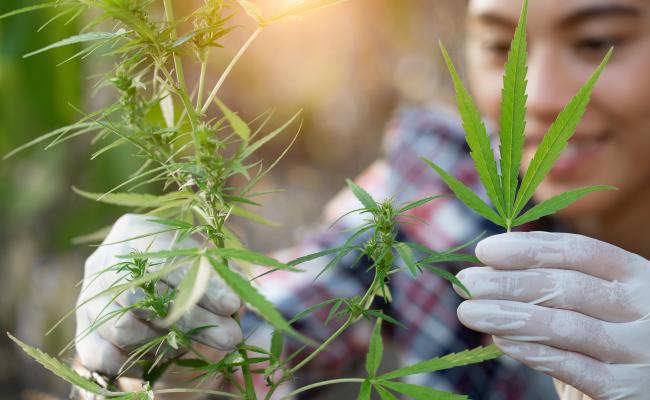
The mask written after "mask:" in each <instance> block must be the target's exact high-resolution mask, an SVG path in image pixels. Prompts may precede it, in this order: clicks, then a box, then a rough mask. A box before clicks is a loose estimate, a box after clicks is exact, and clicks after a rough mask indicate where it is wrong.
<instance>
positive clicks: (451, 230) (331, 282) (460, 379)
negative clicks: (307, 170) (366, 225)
mask: <svg viewBox="0 0 650 400" xmlns="http://www.w3.org/2000/svg"><path fill="white" fill-rule="evenodd" d="M384 147H385V154H386V156H385V158H383V159H380V160H379V161H377V162H375V163H374V164H372V165H371V166H370V167H369V168H368V169H367V170H366V171H365V172H364V173H362V174H361V175H360V176H359V177H358V179H357V180H356V182H357V183H358V184H359V185H360V186H362V187H364V188H365V189H366V190H367V191H368V192H369V193H370V194H371V195H373V197H375V198H376V199H384V198H388V197H391V196H392V197H393V198H394V199H395V202H396V204H400V203H404V202H406V201H412V200H416V199H419V198H423V197H427V196H431V195H434V194H442V193H449V189H448V188H447V186H446V185H445V184H444V182H442V180H441V179H440V178H439V177H438V176H437V174H436V173H435V172H434V171H433V170H431V169H430V168H429V167H428V166H427V165H426V164H425V163H424V162H422V161H421V160H420V157H422V156H424V157H427V158H429V159H431V160H433V161H434V162H436V163H437V164H438V165H440V166H441V167H442V168H444V169H445V170H446V171H448V172H450V173H451V174H452V175H454V176H456V177H457V178H459V179H460V180H461V181H463V182H464V183H465V184H466V185H468V186H469V187H470V188H472V189H474V190H475V192H476V193H477V194H479V195H480V196H481V197H483V198H484V199H485V197H486V196H485V192H484V190H483V189H482V187H481V185H480V182H479V180H478V176H477V175H476V173H475V172H474V168H473V164H472V160H471V158H470V157H469V149H468V148H467V146H466V143H465V139H464V133H463V131H462V129H461V128H460V124H459V122H458V121H457V120H456V117H455V116H454V115H452V114H445V113H444V112H443V111H432V110H429V109H413V108H408V109H402V110H400V111H398V112H397V113H396V116H395V118H393V120H392V121H391V122H390V123H389V126H388V132H387V134H386V137H385V142H384ZM358 204H359V203H358V201H357V200H356V199H355V198H354V196H353V195H352V193H351V192H350V191H349V190H344V191H342V192H341V193H339V194H338V195H337V196H336V197H335V198H334V199H333V200H332V201H331V202H330V203H329V204H328V206H327V207H326V209H325V217H324V220H325V221H324V222H325V223H324V225H323V226H324V227H325V228H323V229H321V230H319V231H318V232H317V233H315V234H314V235H313V236H311V237H309V238H307V240H305V242H304V243H302V244H300V245H298V246H296V247H293V248H291V249H287V250H284V251H281V252H278V253H276V254H275V256H276V257H277V258H279V259H281V260H284V261H288V260H291V259H294V258H296V257H299V256H302V255H305V254H309V253H312V252H316V251H320V250H323V249H326V248H331V247H335V246H340V245H341V244H343V242H344V241H345V240H346V236H347V234H346V232H345V231H346V229H349V228H351V227H354V226H357V225H359V224H361V223H362V219H363V218H364V217H363V216H360V215H358V214H352V215H350V216H348V217H346V218H344V219H343V220H342V221H341V222H339V223H338V224H337V225H336V226H335V227H334V228H330V229H328V228H327V227H328V226H329V225H330V224H331V222H332V221H334V220H336V218H338V217H339V216H341V215H343V214H344V213H345V212H347V211H349V210H352V209H354V208H357V206H358ZM412 215H414V216H416V217H418V218H420V219H422V220H424V221H425V222H426V223H415V224H411V225H404V226H403V229H402V231H400V233H399V235H400V239H401V240H407V241H412V242H417V243H420V244H424V245H427V246H429V247H430V248H432V249H434V250H437V251H443V250H447V249H449V248H451V247H453V246H457V245H459V244H462V243H465V242H467V241H469V240H471V239H472V238H474V237H476V236H477V235H479V234H480V233H481V232H484V231H485V232H486V233H487V235H491V234H494V233H498V232H499V231H500V228H498V227H496V226H494V225H492V224H491V223H489V222H485V221H484V220H482V219H481V218H480V217H479V216H477V215H475V214H474V213H473V212H471V211H470V210H468V209H467V208H466V207H465V206H464V205H462V204H461V203H460V202H459V201H458V200H456V199H454V198H453V197H445V198H440V199H437V200H434V201H432V202H430V203H428V204H426V205H424V206H421V207H419V208H416V209H414V210H412ZM536 228H539V227H538V226H536ZM362 240H363V239H362ZM468 251H473V249H469V250H468ZM354 259H355V255H354V254H352V255H350V257H349V258H345V259H343V261H342V262H341V263H340V264H339V265H338V266H336V268H333V269H332V270H331V271H328V272H326V273H325V274H323V275H322V276H320V277H319V278H318V279H317V280H315V281H314V277H315V276H316V274H317V273H318V272H320V270H321V269H322V267H323V266H325V265H326V264H327V262H328V261H329V260H328V258H326V257H324V258H323V259H319V260H314V261H311V262H309V263H307V264H303V267H304V269H305V270H306V272H304V273H286V272H282V271H280V272H277V273H274V274H270V275H267V276H265V277H264V278H263V280H261V282H258V283H259V284H260V289H261V291H262V292H263V293H264V294H265V295H266V296H267V297H269V298H270V299H271V300H272V301H273V302H274V303H275V304H277V305H278V307H279V309H280V311H281V312H283V313H284V314H285V315H286V316H287V317H289V318H290V317H292V316H293V315H295V314H297V313H298V312H300V311H302V310H304V309H306V308H307V307H309V306H311V305H314V304H318V303H320V302H323V301H325V300H327V299H330V298H333V297H351V296H360V295H362V294H363V293H364V292H365V290H366V288H367V287H368V286H369V284H370V282H371V280H372V275H371V273H370V272H367V268H366V267H367V265H363V261H362V262H361V265H357V266H356V267H351V266H350V264H351V263H352V261H353V260H354ZM448 268H449V269H450V270H451V271H452V272H457V270H458V267H457V266H448ZM390 288H391V292H392V297H393V300H392V302H391V303H390V304H387V305H386V304H384V302H383V300H381V299H380V300H379V302H377V303H376V306H377V307H383V309H384V310H383V311H384V312H385V313H387V314H389V315H390V316H392V317H393V318H395V319H397V320H398V321H400V322H402V323H403V324H404V325H406V327H407V328H406V329H404V328H400V327H397V326H393V325H390V324H385V325H384V327H385V329H384V334H385V338H384V340H385V341H391V342H392V343H393V345H394V347H395V348H396V350H397V353H398V356H397V357H398V359H397V360H393V361H394V362H393V364H397V366H404V365H410V364H413V363H416V362H420V361H423V360H426V359H430V358H433V357H437V356H441V355H444V354H447V353H450V352H458V351H462V350H464V349H468V348H474V347H476V346H479V345H486V344H489V343H490V342H491V340H490V338H489V337H487V336H485V335H482V334H480V333H477V332H474V331H470V330H468V329H466V328H465V327H463V326H462V325H461V324H460V322H459V321H458V318H457V316H456V308H457V307H458V305H459V304H460V302H461V301H462V299H461V298H460V297H459V296H458V295H457V294H456V293H455V292H454V290H453V289H452V287H451V285H450V284H449V283H448V282H447V281H444V280H442V279H441V278H439V277H437V276H435V275H434V274H431V273H426V272H425V273H423V274H421V275H419V276H418V277H417V279H413V278H412V277H411V276H410V274H408V272H404V273H402V272H400V273H397V274H395V275H393V276H392V277H391V281H390ZM328 312H329V309H328V308H327V307H326V308H324V309H321V310H320V311H319V312H316V313H315V314H313V315H312V316H311V317H308V318H306V319H303V320H300V321H299V322H297V323H296V324H295V327H296V328H297V329H298V330H300V331H301V332H303V333H304V334H306V335H307V336H310V337H312V338H315V339H317V340H321V341H322V340H325V339H326V338H328V337H329V335H330V334H331V333H332V332H333V331H334V330H335V329H336V327H337V326H336V323H333V322H330V324H328V325H325V324H324V321H325V319H326V318H327V315H328ZM253 319H255V316H254V315H253V314H252V313H249V316H248V321H247V323H246V324H245V327H248V328H249V329H250V328H251V327H252V326H253V325H254V326H255V327H256V328H255V329H254V331H255V333H254V334H253V337H252V339H253V340H254V341H257V342H258V343H259V342H264V341H265V340H266V341H268V338H269V337H270V328H269V327H268V326H266V327H265V326H262V327H260V324H259V320H258V321H253ZM369 336H370V327H369V324H368V323H358V324H357V325H355V326H353V327H352V328H350V329H348V331H347V332H346V333H345V334H343V335H342V336H341V337H340V338H339V339H337V340H335V341H334V342H333V343H332V344H331V345H330V346H329V347H328V348H327V350H326V351H324V352H323V353H321V354H320V355H319V356H318V357H316V358H315V359H314V360H313V361H312V362H311V363H309V364H308V365H307V366H306V367H305V368H304V369H303V370H304V373H303V374H302V375H300V376H299V377H297V382H296V384H300V385H301V386H302V385H304V384H306V383H308V382H310V381H312V380H315V379H319V378H320V379H324V378H328V377H329V378H331V377H343V376H349V375H346V373H348V372H349V370H350V368H351V366H353V365H355V364H356V365H359V364H360V363H362V362H363V361H364V359H365V352H366V350H367V341H368V338H369ZM260 344H262V343H260ZM295 345H298V343H295ZM289 351H291V349H289ZM406 381H407V382H409V383H417V384H420V385H427V386H431V387H435V388H437V389H442V390H448V391H453V392H456V393H462V394H467V395H469V396H470V398H472V399H489V400H497V399H498V400H520V399H526V400H531V399H557V396H556V395H555V392H554V390H553V388H552V385H551V381H550V379H549V378H547V377H546V376H544V375H542V374H539V373H537V372H534V371H532V370H530V369H528V368H526V367H524V366H522V365H521V364H518V363H515V362H514V361H513V360H511V359H509V358H507V357H501V358H499V359H498V360H494V361H489V362H484V363H481V364H477V365H471V366H466V367H459V368H454V369H450V370H446V371H441V372H437V373H434V374H420V375H415V376H411V377H408V378H407V379H406ZM260 385H261V386H263V382H260ZM284 393H286V392H284ZM310 395H313V393H311V392H308V394H307V397H306V398H308V397H309V396H310Z"/></svg>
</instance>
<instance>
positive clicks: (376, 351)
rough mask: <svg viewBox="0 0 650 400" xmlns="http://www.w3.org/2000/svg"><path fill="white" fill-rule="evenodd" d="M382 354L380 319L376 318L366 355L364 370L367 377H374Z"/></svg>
mask: <svg viewBox="0 0 650 400" xmlns="http://www.w3.org/2000/svg"><path fill="white" fill-rule="evenodd" d="M383 356H384V343H383V341H382V339H381V319H379V318H377V321H375V327H374V329H373V330H372V336H371V337H370V348H369V350H368V354H367V356H366V372H368V376H369V377H371V378H372V377H374V376H375V374H376V373H377V370H378V369H379V364H381V359H382V357H383Z"/></svg>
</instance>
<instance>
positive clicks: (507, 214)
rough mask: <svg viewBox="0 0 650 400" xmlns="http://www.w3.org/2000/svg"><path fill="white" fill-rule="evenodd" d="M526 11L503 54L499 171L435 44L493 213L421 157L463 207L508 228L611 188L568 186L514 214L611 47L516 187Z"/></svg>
mask: <svg viewBox="0 0 650 400" xmlns="http://www.w3.org/2000/svg"><path fill="white" fill-rule="evenodd" d="M527 10H528V1H527V0H525V1H524V4H523V6H522V8H521V14H520V17H519V22H518V24H517V28H516V30H515V34H514V37H513V39H512V43H511V46H510V50H509V52H508V59H507V62H506V65H505V73H504V75H503V89H502V99H501V114H500V116H499V125H500V130H499V141H500V153H501V159H500V167H501V174H500V175H499V174H498V173H497V168H496V162H495V160H494V153H493V150H492V147H491V145H490V138H489V136H488V133H487V130H486V129H485V125H484V124H483V122H482V121H481V117H480V114H479V111H478V108H477V106H476V104H475V103H474V101H473V100H472V98H471V96H470V95H469V93H468V91H467V89H466V88H465V86H464V85H463V84H462V82H461V80H460V77H459V76H458V73H457V72H456V68H455V67H454V64H453V62H452V61H451V58H450V57H449V54H448V53H447V50H446V49H445V47H444V45H443V44H442V43H440V48H441V51H442V55H443V58H444V60H445V62H446V64H447V67H448V69H449V72H450V74H451V78H452V80H453V83H454V89H455V91H456V99H457V103H458V110H459V112H460V115H461V119H462V122H463V128H464V129H465V133H466V136H465V138H466V141H467V144H468V145H469V148H470V150H471V156H472V159H473V160H474V166H475V168H476V171H477V173H478V175H479V178H480V180H481V183H482V185H483V187H484V188H485V191H486V192H487V195H488V198H489V199H490V201H491V203H492V205H493V206H494V208H495V209H496V212H495V210H494V209H492V207H490V206H489V205H488V204H487V203H485V202H484V201H483V200H482V199H481V198H479V197H478V196H477V195H476V194H475V193H474V192H473V191H472V190H471V189H470V188H468V187H467V186H466V185H465V184H463V183H462V182H460V181H459V180H458V179H456V178H454V177H453V176H451V175H449V174H447V173H446V172H445V171H443V170H442V168H440V167H439V166H437V165H436V164H435V163H433V162H432V161H430V160H426V159H424V160H425V161H426V162H427V163H428V164H429V165H430V166H431V168H433V169H434V170H435V171H436V172H437V173H438V174H439V175H440V176H441V177H442V179H443V181H444V182H445V183H446V184H447V186H449V188H450V189H451V190H452V191H453V192H454V194H455V195H456V196H457V197H458V199H459V200H461V201H462V202H463V203H465V205H466V206H467V207H469V208H471V209H472V210H474V211H475V212H477V213H478V214H480V215H481V216H483V217H484V218H486V219H488V220H490V221H492V222H493V223H495V224H496V225H499V226H502V227H504V228H506V229H507V230H508V231H510V229H511V228H512V227H515V226H519V225H521V224H524V223H526V222H530V221H533V220H536V219H539V218H541V217H543V216H546V215H549V214H552V213H554V212H556V211H558V210H561V209H563V208H565V207H567V206H569V205H570V204H572V203H574V202H575V201H577V200H579V199H580V198H582V197H584V196H585V195H587V194H589V193H592V192H595V191H599V190H605V189H615V188H613V187H611V186H604V185H600V186H590V187H586V188H580V189H575V190H571V191H569V192H567V193H564V194H561V195H558V196H555V197H553V198H551V199H548V200H546V201H544V202H542V203H540V204H538V205H537V206H535V207H533V208H532V209H531V210H529V211H528V212H527V213H525V214H524V215H520V214H521V212H522V210H523V209H524V207H525V206H526V204H528V202H529V201H530V200H531V199H532V197H533V194H534V193H535V190H536V189H537V187H538V186H539V185H540V183H541V182H542V181H543V180H544V178H545V177H546V175H547V174H548V173H549V171H550V170H551V168H552V167H553V164H554V163H555V162H556V161H557V159H558V157H559V156H560V152H561V151H562V150H563V149H564V148H565V147H566V145H567V143H568V141H569V139H570V138H571V136H573V134H574V132H575V129H576V127H577V125H578V123H579V122H580V119H581V118H582V116H583V114H584V112H585V110H586V107H587V104H588V103H589V99H590V97H591V93H592V92H593V88H594V86H595V84H596V81H597V80H598V78H599V76H600V74H601V73H602V71H603V69H604V68H605V65H606V64H607V62H608V61H609V59H610V57H611V55H612V49H610V50H609V51H608V52H607V54H606V56H605V57H604V59H603V60H602V62H601V63H600V65H599V66H598V68H597V69H596V71H595V72H594V73H593V75H592V76H591V78H590V79H589V80H588V81H587V83H585V84H584V86H582V88H581V89H580V90H579V91H578V93H577V94H576V95H575V96H574V97H573V98H572V99H571V100H570V101H569V103H568V104H567V105H566V106H565V107H564V109H563V110H562V112H560V113H559V115H558V116H557V118H556V120H555V122H553V124H551V127H550V128H549V130H548V132H547V133H546V135H544V138H543V140H542V142H541V144H540V145H539V147H538V148H537V151H536V152H535V155H534V157H533V160H532V161H531V164H530V166H529V167H528V169H527V170H526V173H525V174H524V177H523V179H522V181H521V185H520V184H519V171H520V165H521V158H522V153H523V146H524V132H525V126H526V100H527V95H526V85H527V81H526V74H527V67H526V60H527V51H526V47H527V45H526V17H527Z"/></svg>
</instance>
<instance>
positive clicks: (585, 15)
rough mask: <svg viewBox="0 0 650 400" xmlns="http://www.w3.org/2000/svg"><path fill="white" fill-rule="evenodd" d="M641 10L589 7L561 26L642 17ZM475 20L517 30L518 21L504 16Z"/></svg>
mask: <svg viewBox="0 0 650 400" xmlns="http://www.w3.org/2000/svg"><path fill="white" fill-rule="evenodd" d="M640 16H641V10H639V9H638V8H636V7H634V6H629V5H624V4H601V5H593V6H588V7H585V8H582V9H579V10H577V11H575V12H573V13H571V14H570V15H569V16H567V17H564V18H563V19H562V20H561V21H560V22H559V25H560V26H571V25H577V24H580V23H583V22H585V21H587V20H591V19H595V18H610V17H640ZM474 18H476V19H478V20H480V21H481V22H485V23H488V24H492V25H499V26H502V27H505V28H509V29H515V27H516V26H517V21H516V20H512V19H511V18H509V17H506V16H504V15H502V14H499V13H495V12H491V11H484V12H479V13H477V14H476V15H475V16H474Z"/></svg>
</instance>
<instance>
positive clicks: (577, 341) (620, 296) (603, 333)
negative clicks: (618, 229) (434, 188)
mask: <svg viewBox="0 0 650 400" xmlns="http://www.w3.org/2000/svg"><path fill="white" fill-rule="evenodd" d="M476 256H477V257H478V258H479V259H480V260H481V262H483V263H484V264H485V265H488V267H475V268H468V269H465V270H463V271H461V272H460V273H459V274H458V278H459V279H460V281H461V282H462V283H463V284H464V285H465V286H467V288H468V289H469V291H470V293H471V294H472V298H471V299H470V300H466V301H464V302H463V303H462V304H461V305H460V307H459V308H458V317H459V319H460V321H461V322H462V323H463V324H464V325H465V326H467V327H468V328H470V329H474V330H477V331H480V332H484V333H487V334H491V335H494V342H495V344H496V345H497V346H498V347H499V348H501V350H503V352H504V353H506V354H507V355H509V356H511V357H512V358H514V359H517V360H519V361H521V362H522V363H524V364H526V365H528V366H530V367H532V368H534V369H536V370H539V371H542V372H545V373H547V374H549V375H551V376H553V377H554V378H557V379H559V380H561V381H563V382H565V383H567V384H569V385H571V386H573V387H575V388H577V389H578V390H580V391H582V392H583V393H585V394H587V395H589V396H590V397H592V398H594V399H598V400H601V399H608V400H611V399H623V398H625V399H628V398H629V399H641V398H646V397H647V396H648V393H650V262H649V261H648V260H646V259H645V258H643V257H641V256H639V255H636V254H633V253H630V252H627V251H625V250H623V249H620V248H618V247H616V246H613V245H611V244H608V243H605V242H601V241H598V240H595V239H592V238H589V237H585V236H581V235H574V234H567V233H547V232H530V233H521V232H514V233H506V234H501V235H496V236H492V237H489V238H487V239H484V240H483V241H481V242H480V243H479V244H478V245H477V247H476ZM457 291H458V292H459V294H461V295H462V296H464V297H465V298H467V297H466V295H465V294H464V293H463V292H462V291H460V290H458V289H457Z"/></svg>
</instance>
